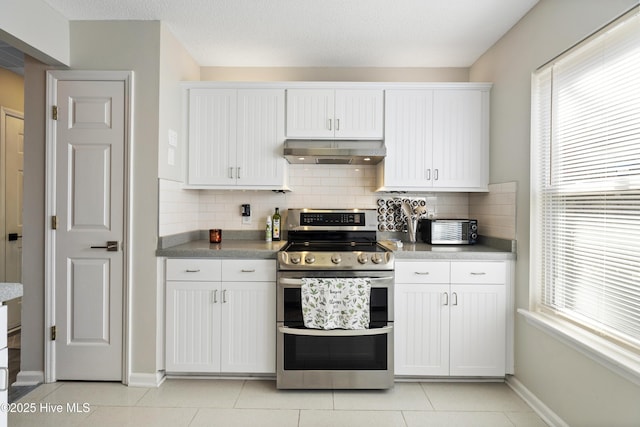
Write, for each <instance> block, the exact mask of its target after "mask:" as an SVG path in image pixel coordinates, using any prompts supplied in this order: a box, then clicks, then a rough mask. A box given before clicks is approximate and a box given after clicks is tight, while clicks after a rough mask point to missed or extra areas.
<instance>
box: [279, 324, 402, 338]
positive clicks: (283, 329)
mask: <svg viewBox="0 0 640 427" xmlns="http://www.w3.org/2000/svg"><path fill="white" fill-rule="evenodd" d="M392 329H393V326H384V327H382V328H373V329H331V330H328V331H325V330H320V329H297V328H290V327H288V326H279V327H278V331H279V332H280V333H283V334H287V335H303V336H308V337H357V336H364V335H384V334H388V333H390V332H391V330H392Z"/></svg>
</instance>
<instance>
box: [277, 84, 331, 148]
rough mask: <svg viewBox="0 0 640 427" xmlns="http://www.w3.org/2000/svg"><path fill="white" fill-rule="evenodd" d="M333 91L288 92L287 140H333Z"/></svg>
mask: <svg viewBox="0 0 640 427" xmlns="http://www.w3.org/2000/svg"><path fill="white" fill-rule="evenodd" d="M333 117H334V90H333V89H288V90H287V138H327V139H330V138H333V135H334V128H335V123H334V118H333Z"/></svg>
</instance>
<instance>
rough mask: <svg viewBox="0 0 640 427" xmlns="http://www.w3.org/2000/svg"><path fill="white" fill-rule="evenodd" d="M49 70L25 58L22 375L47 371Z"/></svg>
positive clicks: (37, 62) (31, 59) (41, 64)
mask: <svg viewBox="0 0 640 427" xmlns="http://www.w3.org/2000/svg"><path fill="white" fill-rule="evenodd" d="M46 70H47V66H46V65H44V64H43V63H41V62H39V61H37V60H35V59H33V58H30V57H28V56H26V57H25V67H24V71H25V73H24V86H25V90H24V111H25V116H24V202H23V219H22V221H23V238H22V259H23V261H22V266H23V268H22V283H23V292H24V295H23V297H22V312H23V313H24V316H23V317H22V342H21V352H20V371H21V373H23V372H30V371H32V372H40V373H42V372H44V224H45V222H44V220H43V219H44V212H45V209H44V183H45V176H44V173H45V123H46V119H45V108H44V105H45V104H46V99H45V93H46V88H45V82H46V75H45V72H46ZM18 380H20V375H19V376H18Z"/></svg>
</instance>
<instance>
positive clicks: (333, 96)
mask: <svg viewBox="0 0 640 427" xmlns="http://www.w3.org/2000/svg"><path fill="white" fill-rule="evenodd" d="M383 109H384V92H383V90H382V89H288V90H287V132H286V134H287V138H290V139H294V138H298V139H313V138H319V139H338V138H339V139H381V138H383V133H384V132H383V125H384V121H383V117H384V114H383Z"/></svg>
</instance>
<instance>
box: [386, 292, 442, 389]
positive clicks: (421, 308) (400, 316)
mask: <svg viewBox="0 0 640 427" xmlns="http://www.w3.org/2000/svg"><path fill="white" fill-rule="evenodd" d="M394 298H395V306H394V324H395V335H394V337H395V338H394V346H395V352H394V363H395V374H396V375H434V376H435V375H437V376H446V375H449V303H450V296H449V285H448V284H441V285H425V284H417V283H411V284H409V283H396V287H395V293H394Z"/></svg>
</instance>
